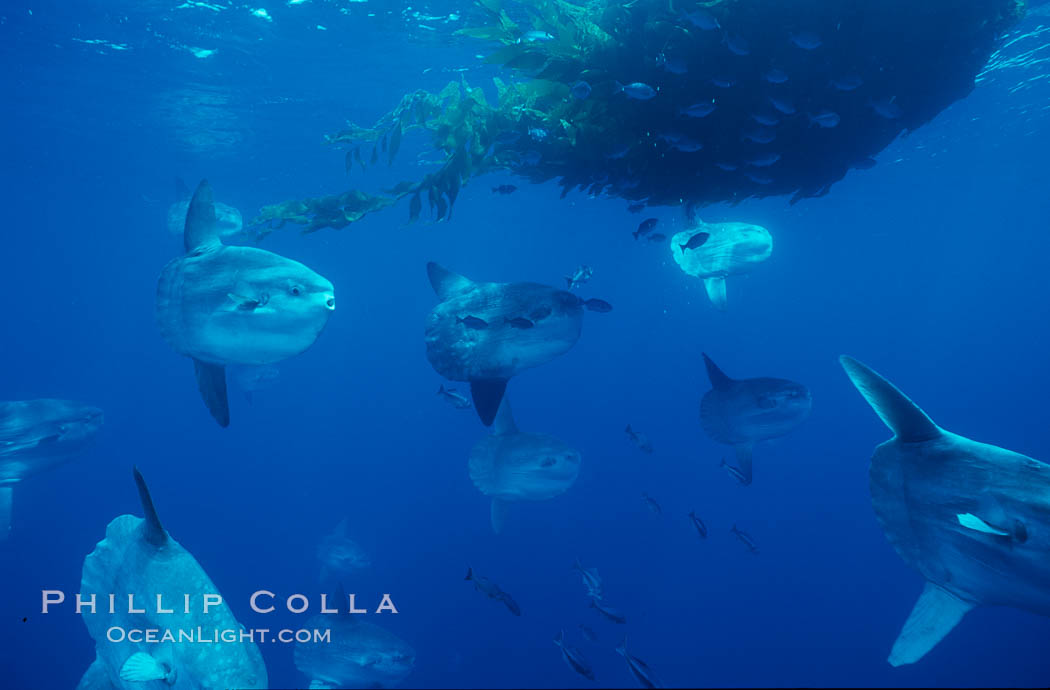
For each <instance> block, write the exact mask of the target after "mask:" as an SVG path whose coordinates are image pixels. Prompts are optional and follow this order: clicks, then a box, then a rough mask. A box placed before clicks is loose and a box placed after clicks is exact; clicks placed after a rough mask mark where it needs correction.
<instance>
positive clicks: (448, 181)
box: [253, 0, 1024, 234]
mask: <svg viewBox="0 0 1050 690" xmlns="http://www.w3.org/2000/svg"><path fill="white" fill-rule="evenodd" d="M477 4H478V8H479V11H478V12H477V13H476V14H475V16H476V17H477V18H478V20H479V23H480V25H478V26H474V27H472V28H468V29H462V30H460V31H459V32H458V33H460V34H461V35H464V36H466V37H468V38H470V39H474V40H477V41H482V42H486V43H487V44H488V45H489V46H490V47H491V52H490V54H489V55H488V57H487V58H486V61H487V62H489V63H492V64H497V65H500V66H502V68H503V70H504V71H505V72H506V74H505V77H504V78H496V79H495V80H494V81H495V87H496V93H497V99H496V102H495V103H490V102H489V101H488V100H487V99H486V97H485V94H484V93H483V91H482V89H481V88H479V87H477V86H471V85H469V84H468V82H467V80H466V78H461V79H460V80H459V81H455V82H451V83H449V84H448V86H446V87H445V88H444V89H443V90H442V91H441V92H439V93H437V94H432V93H428V92H426V91H422V90H420V91H415V92H413V93H410V94H407V95H406V96H404V97H403V98H402V100H401V102H400V104H398V106H397V107H396V108H394V109H393V110H392V111H390V112H389V113H387V114H386V115H384V116H383V117H381V118H380V119H379V120H378V121H377V122H376V123H375V124H374V125H373V126H372V127H360V126H356V125H350V126H348V127H347V128H346V129H344V130H342V131H340V132H337V133H335V134H332V135H329V136H328V137H327V140H328V141H329V142H330V143H331V144H332V145H334V146H338V147H340V148H342V149H344V150H345V156H346V166H347V169H348V170H349V169H351V168H353V167H361V168H367V167H368V166H369V165H372V164H375V163H378V162H380V160H384V161H387V162H390V161H393V159H394V157H395V156H396V154H397V153H398V151H399V149H400V144H401V140H402V137H403V135H404V133H405V132H407V131H410V130H414V129H422V130H425V131H426V132H427V133H428V134H429V139H430V141H429V145H430V146H432V147H433V148H434V149H435V150H436V151H438V152H440V153H441V154H442V155H443V156H444V160H443V163H442V165H441V167H440V169H438V170H436V171H434V172H431V173H429V174H427V175H425V176H423V177H422V178H421V179H418V180H408V181H404V182H401V183H400V184H398V185H396V186H395V187H393V188H391V189H388V190H384V192H383V193H381V194H371V193H366V192H363V191H360V190H350V191H348V192H345V193H343V194H337V195H332V196H325V197H319V198H310V199H303V200H294V201H287V202H283V203H278V204H274V205H270V206H266V207H264V208H263V209H262V211H261V212H260V214H259V216H258V217H257V218H256V219H255V220H254V221H253V225H254V226H255V228H256V229H257V230H258V231H259V232H260V233H261V234H266V233H267V232H269V231H271V230H274V229H277V228H280V227H282V226H284V225H285V224H286V223H293V224H296V225H299V226H302V227H303V230H304V231H305V232H312V231H315V230H319V229H322V228H325V227H331V228H343V227H346V226H347V225H349V224H351V223H353V222H355V221H357V220H359V219H360V218H361V217H363V216H364V215H366V214H367V213H370V212H373V211H377V210H380V209H382V208H385V207H387V206H390V205H392V204H394V203H395V202H397V201H398V200H399V199H401V198H403V197H409V219H410V220H413V221H414V220H416V219H418V218H419V217H420V215H421V214H422V212H423V208H424V206H426V207H427V208H428V210H429V212H430V213H431V214H432V217H433V218H434V219H435V220H442V219H445V218H448V217H449V216H451V213H452V208H453V206H454V205H455V202H456V199H457V197H458V195H459V191H460V189H461V187H462V186H463V185H464V184H465V183H467V181H468V180H470V179H471V178H473V177H477V176H479V175H482V174H484V173H487V172H492V171H510V172H511V173H513V174H515V175H517V176H519V177H521V178H523V179H526V180H528V181H531V182H534V183H541V182H546V181H548V180H552V179H553V180H557V182H558V184H559V185H560V186H561V187H562V189H563V195H564V194H567V193H568V192H569V191H571V190H573V189H576V188H579V189H581V190H585V191H587V192H589V193H591V194H606V195H609V196H613V197H618V198H621V199H624V200H628V201H631V202H645V203H646V204H648V205H653V206H658V205H679V204H689V205H700V206H702V205H705V204H711V203H719V202H728V203H738V202H740V201H743V200H744V199H747V198H751V197H767V196H778V195H790V196H791V201H792V202H795V201H798V200H800V199H804V198H810V197H819V196H822V195H824V194H827V193H828V191H829V190H830V188H831V186H832V185H833V184H834V183H835V182H837V181H838V180H841V179H842V178H843V177H844V176H845V175H846V173H847V172H849V170H851V169H855V168H859V169H864V168H869V167H871V166H873V165H875V161H874V158H873V157H874V156H875V155H877V154H878V153H879V152H880V151H882V150H883V149H884V148H885V147H886V146H887V145H888V144H889V143H890V142H892V141H893V140H894V139H895V138H896V137H897V136H898V135H900V134H901V133H902V132H907V131H910V130H914V129H916V128H918V127H920V126H922V125H923V124H925V123H926V122H929V121H930V120H931V119H932V118H933V117H934V116H936V115H937V114H938V113H939V112H941V111H942V110H943V109H945V108H946V107H947V106H949V105H950V104H952V103H953V102H955V101H956V100H959V99H960V98H963V97H964V96H966V95H967V94H968V93H969V92H970V91H971V90H972V89H973V87H974V77H975V76H976V75H977V74H978V72H979V71H980V70H981V69H982V67H983V66H984V64H985V63H986V62H987V60H988V57H989V55H990V54H991V53H992V51H993V50H994V49H995V47H996V45H997V40H998V38H999V37H1000V36H1001V35H1002V34H1003V32H1004V31H1005V30H1006V29H1008V28H1009V27H1010V26H1011V25H1012V24H1013V23H1014V22H1016V21H1017V20H1018V19H1019V18H1020V16H1021V15H1022V14H1023V12H1024V3H1023V2H1022V1H1021V0H928V1H926V2H921V3H916V2H911V1H904V0H880V1H876V0H859V1H858V2H853V3H848V4H843V3H827V2H818V1H817V0H797V1H793V2H790V3H770V2H764V1H761V0H721V1H719V0H715V1H714V2H701V3H696V2H680V1H677V0H670V1H669V0H634V1H633V2H628V3H611V2H592V3H587V4H574V3H570V2H565V1H563V0H513V1H509V2H504V3H501V2H500V1H499V0H478V3H477ZM366 160H367V161H369V162H368V163H366Z"/></svg>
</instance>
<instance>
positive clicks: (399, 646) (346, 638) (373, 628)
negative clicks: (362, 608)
mask: <svg viewBox="0 0 1050 690" xmlns="http://www.w3.org/2000/svg"><path fill="white" fill-rule="evenodd" d="M340 600H341V601H343V602H345V601H346V596H345V595H343V596H342V598H341V599H340ZM303 627H304V628H306V629H308V630H325V629H327V630H329V631H330V635H331V639H330V641H328V642H305V643H304V642H296V644H295V667H296V668H297V669H299V671H300V672H301V673H303V674H304V675H305V676H306V677H307V678H309V679H310V687H311V688H392V687H395V686H397V685H398V684H399V683H400V682H401V681H403V680H404V679H405V678H407V677H408V675H409V674H410V673H412V669H413V667H414V666H415V663H416V652H415V650H414V649H413V648H412V646H411V645H409V644H408V643H407V642H405V641H404V640H402V639H401V638H400V637H398V636H397V635H395V634H394V633H392V632H390V631H389V630H387V629H386V628H382V627H380V626H378V625H376V624H374V623H369V622H368V621H365V620H362V619H361V614H356V615H355V614H348V613H345V612H341V613H338V614H317V615H314V616H311V617H310V618H309V619H308V620H307V621H306V623H305V624H304V625H303Z"/></svg>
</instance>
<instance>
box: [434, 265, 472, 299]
mask: <svg viewBox="0 0 1050 690" xmlns="http://www.w3.org/2000/svg"><path fill="white" fill-rule="evenodd" d="M427 277H428V278H430V285H431V286H432V287H433V288H434V292H435V293H436V294H437V296H438V297H440V298H441V299H442V301H444V300H446V299H448V298H449V297H453V296H454V295H457V294H459V293H461V292H466V291H467V290H469V289H470V288H471V287H472V286H473V285H474V281H472V280H471V279H470V278H467V277H466V276H461V275H460V274H458V273H454V272H452V271H450V270H448V269H447V268H445V267H444V266H442V265H441V264H439V263H435V262H433V261H430V262H428V263H427Z"/></svg>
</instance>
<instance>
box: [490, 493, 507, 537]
mask: <svg viewBox="0 0 1050 690" xmlns="http://www.w3.org/2000/svg"><path fill="white" fill-rule="evenodd" d="M509 508H510V503H508V502H507V501H504V500H502V499H499V498H494V499H492V509H491V511H490V514H489V517H490V519H491V520H492V531H493V532H495V533H496V534H499V533H500V532H502V531H503V524H504V523H505V522H506V521H507V511H508V509H509Z"/></svg>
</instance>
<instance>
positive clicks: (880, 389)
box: [839, 355, 941, 443]
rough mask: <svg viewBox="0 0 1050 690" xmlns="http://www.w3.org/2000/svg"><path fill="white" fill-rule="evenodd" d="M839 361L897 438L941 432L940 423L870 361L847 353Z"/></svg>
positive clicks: (915, 440) (907, 439)
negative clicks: (873, 368)
mask: <svg viewBox="0 0 1050 690" xmlns="http://www.w3.org/2000/svg"><path fill="white" fill-rule="evenodd" d="M839 362H840V363H841V364H842V368H843V369H845V370H846V375H847V376H849V379H850V381H852V382H853V385H854V386H856V387H857V390H858V391H859V392H860V394H861V395H862V396H864V399H865V400H867V401H868V404H869V405H871V408H872V409H873V410H875V414H877V415H879V418H880V419H882V421H883V422H884V423H885V424H886V426H888V427H889V428H890V431H892V432H893V433H894V434H895V435H896V437H897V440H898V441H901V442H903V443H918V442H921V441H929V440H931V439H934V438H937V437H938V436H940V435H941V429H940V427H938V426H937V425H936V424H934V423H933V421H932V420H931V419H930V418H929V417H928V416H926V413H925V412H923V411H922V410H921V409H920V408H919V406H918V405H916V404H915V403H913V402H912V401H911V400H910V399H909V398H908V396H906V395H905V394H904V393H901V392H900V391H899V390H898V389H897V387H896V386H894V385H893V384H892V383H890V382H889V381H887V380H886V379H884V378H882V377H881V376H879V375H878V374H877V373H875V371H873V370H872V369H870V368H869V367H868V366H867V365H865V364H862V363H860V362H858V361H857V360H855V359H853V358H852V357H847V356H846V355H842V356H841V357H839Z"/></svg>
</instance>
